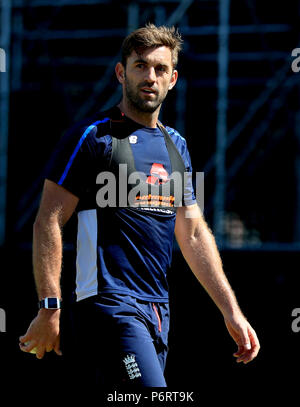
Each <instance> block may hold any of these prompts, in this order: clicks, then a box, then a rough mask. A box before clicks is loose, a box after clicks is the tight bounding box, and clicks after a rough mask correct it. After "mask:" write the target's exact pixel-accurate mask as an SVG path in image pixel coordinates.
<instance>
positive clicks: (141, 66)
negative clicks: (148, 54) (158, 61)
mask: <svg viewBox="0 0 300 407" xmlns="http://www.w3.org/2000/svg"><path fill="white" fill-rule="evenodd" d="M144 66H145V64H142V63H139V64H136V67H137V68H138V69H142V68H144Z"/></svg>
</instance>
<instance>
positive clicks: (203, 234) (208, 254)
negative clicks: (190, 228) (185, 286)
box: [180, 221, 241, 318]
mask: <svg viewBox="0 0 300 407" xmlns="http://www.w3.org/2000/svg"><path fill="white" fill-rule="evenodd" d="M202 222H203V223H202V225H201V227H199V228H197V230H196V232H195V234H194V235H193V236H190V237H188V238H186V239H185V240H183V241H181V242H180V247H181V250H182V253H183V255H184V257H185V259H186V261H187V263H188V264H189V266H190V268H191V270H192V271H193V273H194V275H195V276H196V278H197V279H198V281H199V282H200V283H201V284H202V286H203V287H204V288H205V290H206V291H207V292H208V294H209V295H210V297H211V298H212V299H213V301H214V302H215V304H216V305H217V307H218V308H219V309H220V311H221V312H222V314H223V316H224V317H225V318H229V317H231V316H232V315H233V314H235V313H241V310H240V308H239V306H238V303H237V300H236V297H235V294H234V292H233V290H232V288H231V286H230V284H229V282H228V280H227V278H226V276H225V274H224V271H223V265H222V261H221V257H220V254H219V251H218V248H217V246H216V243H215V239H214V237H213V235H212V233H211V232H210V230H209V228H208V227H207V226H206V224H205V222H204V221H202Z"/></svg>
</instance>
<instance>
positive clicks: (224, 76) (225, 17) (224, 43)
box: [214, 0, 230, 244]
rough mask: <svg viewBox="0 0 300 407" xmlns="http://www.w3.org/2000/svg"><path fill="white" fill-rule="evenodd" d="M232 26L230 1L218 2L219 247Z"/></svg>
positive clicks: (216, 200)
mask: <svg viewBox="0 0 300 407" xmlns="http://www.w3.org/2000/svg"><path fill="white" fill-rule="evenodd" d="M229 24H230V0H223V1H220V2H219V33H218V42H219V52H218V85H217V86H218V100H217V129H216V136H217V140H216V160H215V166H216V192H215V196H214V232H215V238H216V241H217V243H218V244H222V243H223V239H224V237H223V236H224V222H223V219H224V214H225V200H226V144H227V110H228V64H229Z"/></svg>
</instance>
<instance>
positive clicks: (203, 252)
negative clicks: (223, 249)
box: [175, 204, 260, 363]
mask: <svg viewBox="0 0 300 407" xmlns="http://www.w3.org/2000/svg"><path fill="white" fill-rule="evenodd" d="M175 235H176V239H177V242H178V245H179V247H180V249H181V252H182V254H183V256H184V258H185V260H186V262H187V263H188V265H189V266H190V268H191V270H192V272H193V273H194V275H195V276H196V278H197V279H198V281H199V282H200V283H201V284H202V286H203V287H204V288H205V290H206V291H207V292H208V294H209V295H210V297H211V298H212V300H213V301H214V302H215V304H216V305H217V307H218V308H219V310H220V311H221V313H222V315H223V317H224V320H225V324H226V327H227V329H228V332H229V333H230V335H231V336H232V338H233V339H234V341H235V342H236V344H237V345H238V350H237V352H236V353H235V354H234V356H235V357H237V362H244V363H248V362H250V361H251V360H253V359H254V358H255V357H256V355H257V353H258V351H259V348H260V345H259V341H258V339H257V336H256V333H255V331H254V329H253V328H252V327H251V325H250V324H249V322H248V321H247V319H246V318H245V316H244V315H243V313H242V311H241V309H240V307H239V305H238V302H237V300H236V297H235V294H234V292H233V290H232V288H231V286H230V284H229V282H228V280H227V278H226V276H225V274H224V271H223V266H222V261H221V257H220V254H219V251H218V248H217V245H216V243H215V239H214V237H213V234H212V232H211V231H210V229H209V228H208V226H207V224H206V222H205V220H204V218H203V216H202V214H201V212H200V209H199V207H198V205H197V204H193V205H190V206H182V207H179V208H178V209H177V217H176V225H175Z"/></svg>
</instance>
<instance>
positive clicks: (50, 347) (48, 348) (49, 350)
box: [46, 345, 53, 353]
mask: <svg viewBox="0 0 300 407" xmlns="http://www.w3.org/2000/svg"><path fill="white" fill-rule="evenodd" d="M52 350H53V346H52V345H47V346H46V352H48V353H49V352H51V351H52Z"/></svg>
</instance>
